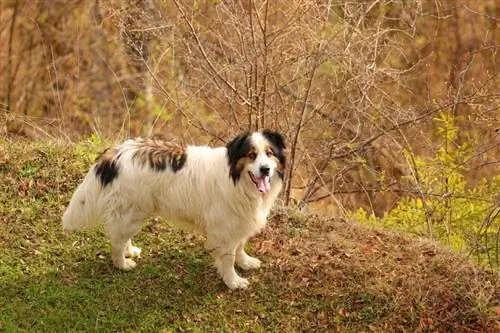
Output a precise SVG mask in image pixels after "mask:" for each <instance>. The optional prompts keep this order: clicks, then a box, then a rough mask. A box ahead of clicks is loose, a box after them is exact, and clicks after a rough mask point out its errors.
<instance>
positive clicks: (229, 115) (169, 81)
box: [0, 0, 500, 269]
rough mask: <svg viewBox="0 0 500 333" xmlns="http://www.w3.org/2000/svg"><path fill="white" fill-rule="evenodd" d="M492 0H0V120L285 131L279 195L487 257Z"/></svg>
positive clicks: (58, 127)
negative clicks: (284, 167)
mask: <svg viewBox="0 0 500 333" xmlns="http://www.w3.org/2000/svg"><path fill="white" fill-rule="evenodd" d="M499 18H500V5H499V4H498V2H497V1H495V0H482V1H475V0H457V1H444V0H441V1H440V0H435V1H428V0H415V1H404V0H393V1H389V0H387V1H382V0H370V1H348V0H343V1H334V0H326V1H325V0H323V1H312V0H286V1H284V0H275V1H262V0H248V1H222V0H220V1H218V0H212V1H196V0H189V1H188V0H171V1H159V0H135V1H125V0H123V1H119V0H112V1H100V0H92V1H91V0H88V1H57V0H46V1H22V0H2V1H1V2H0V41H1V42H0V82H1V89H0V135H2V136H4V137H8V138H11V139H12V138H14V139H16V138H27V139H29V140H44V139H50V140H58V141H59V140H63V141H79V140H88V141H89V142H93V141H95V140H100V139H102V138H106V139H107V140H111V141H117V140H120V139H123V138H125V137H130V136H138V135H142V136H144V135H153V134H161V135H163V136H165V137H166V138H169V139H175V140H178V141H181V142H184V143H196V144H210V145H223V144H225V142H227V140H228V139H229V138H231V137H232V136H233V135H235V134H236V133H239V132H241V131H245V130H259V129H263V128H273V129H276V130H278V131H280V132H281V133H283V135H284V136H285V137H286V141H287V143H288V145H287V148H288V158H289V165H288V166H289V168H288V172H287V177H286V186H285V189H284V191H283V193H282V198H281V199H282V201H283V204H285V205H288V206H293V207H295V208H296V209H299V210H308V211H321V212H323V213H326V214H330V215H334V216H341V217H347V218H350V219H352V218H354V219H357V220H360V221H362V222H365V223H370V224H371V223H373V224H382V225H385V226H390V227H392V228H396V229H399V230H403V231H405V232H411V233H414V234H417V235H421V236H426V237H429V238H432V239H437V240H439V241H441V242H442V243H444V244H446V245H448V246H451V247H452V248H455V249H457V250H460V251H465V252H467V253H469V254H471V255H472V256H473V257H474V258H476V259H477V260H478V261H479V262H480V263H482V264H484V265H485V267H489V268H493V269H498V267H499V234H500V221H499V220H500V218H499V214H500V196H499V193H500V175H499V174H500V172H499V163H500V161H499V156H500V147H499V146H500V121H499V114H500V112H499V107H500V89H499V87H500V79H499V64H500V62H499V61H498V50H499V41H500V30H499V24H500V19H499Z"/></svg>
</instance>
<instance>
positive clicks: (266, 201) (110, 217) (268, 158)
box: [62, 130, 286, 289]
mask: <svg viewBox="0 0 500 333" xmlns="http://www.w3.org/2000/svg"><path fill="white" fill-rule="evenodd" d="M284 150H285V143H284V139H283V137H282V136H281V135H280V134H279V133H277V132H275V131H271V130H265V131H262V132H246V133H242V134H240V135H238V136H237V137H235V138H234V139H232V140H231V141H230V142H229V143H227V145H226V146H225V147H224V146H222V147H217V148H210V147H208V146H183V145H179V144H177V143H174V142H170V141H164V140H161V139H154V138H150V139H144V138H136V139H129V140H127V141H125V142H123V143H121V144H120V145H117V146H114V147H111V148H108V149H106V150H105V151H104V152H103V153H102V154H101V155H100V156H99V157H98V158H97V159H96V161H95V163H94V164H93V165H92V166H91V168H90V170H89V172H88V173H87V175H86V176H85V178H84V180H83V182H82V183H81V184H80V185H79V186H78V187H77V188H76V190H75V192H74V193H73V196H72V198H71V201H70V203H69V205H68V207H67V209H66V211H65V212H64V215H63V219H62V220H63V223H62V224H63V229H64V230H65V231H67V232H70V231H76V230H80V229H82V228H85V227H91V226H96V225H100V224H102V225H104V227H105V230H106V232H107V234H108V236H109V238H110V242H111V248H112V250H111V252H112V254H111V257H112V261H113V264H114V266H116V267H117V268H119V269H122V270H130V269H132V268H134V267H135V266H136V263H135V261H134V260H133V259H132V257H138V256H139V255H140V253H141V249H140V248H138V247H135V246H133V245H132V242H131V238H132V237H133V236H134V235H135V234H137V233H138V232H139V231H140V229H141V226H142V224H143V221H144V220H146V219H147V218H149V217H152V216H162V217H165V218H166V219H167V221H171V222H173V223H174V224H175V223H177V224H181V225H188V226H190V227H192V228H194V229H196V230H198V231H201V232H202V233H203V234H204V235H205V237H206V241H205V248H206V249H207V250H208V251H209V252H210V253H211V255H212V256H213V258H214V261H215V267H216V268H217V271H218V273H219V275H220V276H221V278H222V280H223V281H224V283H225V284H226V285H227V287H229V288H230V289H244V288H247V287H248V286H249V282H248V280H247V279H245V278H242V277H241V276H239V275H238V273H237V272H236V270H235V264H236V265H237V266H239V267H240V268H241V269H243V270H249V269H257V268H259V267H260V266H261V261H260V260H259V259H257V258H254V257H251V256H250V255H248V254H247V253H246V252H245V244H246V242H247V241H248V240H249V238H250V237H252V236H254V235H255V234H256V233H258V232H259V231H260V230H262V229H263V228H264V226H265V225H266V220H267V216H268V214H269V212H270V210H271V207H272V206H273V203H274V202H275V200H276V198H277V197H278V195H279V193H280V191H281V188H282V186H283V177H284V171H285V163H286V157H285V154H284Z"/></svg>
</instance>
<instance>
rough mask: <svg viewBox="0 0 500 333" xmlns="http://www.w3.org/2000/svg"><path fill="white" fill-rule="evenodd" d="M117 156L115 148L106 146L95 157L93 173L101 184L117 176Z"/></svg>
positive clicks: (107, 182) (106, 183) (109, 181)
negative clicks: (106, 147)
mask: <svg viewBox="0 0 500 333" xmlns="http://www.w3.org/2000/svg"><path fill="white" fill-rule="evenodd" d="M118 158H119V155H118V151H117V150H116V148H108V149H106V150H105V151H103V152H102V153H101V155H99V156H98V157H97V158H96V160H95V163H96V166H95V173H96V176H97V177H99V179H100V181H101V183H102V185H103V186H106V185H108V184H110V183H112V182H113V180H114V179H115V178H116V177H118V172H119V168H118V163H117V160H118Z"/></svg>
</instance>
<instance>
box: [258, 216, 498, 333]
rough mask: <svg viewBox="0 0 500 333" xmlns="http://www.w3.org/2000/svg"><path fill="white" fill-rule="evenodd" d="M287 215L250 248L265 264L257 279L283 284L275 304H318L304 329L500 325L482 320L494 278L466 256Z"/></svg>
mask: <svg viewBox="0 0 500 333" xmlns="http://www.w3.org/2000/svg"><path fill="white" fill-rule="evenodd" d="M294 215H296V214H294V213H290V212H288V213H278V214H277V215H275V216H274V217H273V218H272V220H271V223H270V224H271V226H270V228H268V229H266V231H265V232H264V234H263V235H261V236H260V237H259V241H257V243H256V245H255V248H256V251H257V252H258V253H259V254H260V253H262V254H261V256H263V257H265V258H266V259H267V261H268V262H270V266H271V267H270V268H271V269H266V270H265V272H264V274H265V275H266V278H264V281H263V282H264V283H266V284H267V283H270V284H276V283H284V284H285V285H286V286H287V288H286V292H284V293H283V294H282V295H280V296H279V298H280V299H286V300H287V302H288V304H289V306H291V307H293V306H294V304H297V303H298V304H300V303H301V299H302V298H304V296H305V295H308V296H309V297H310V296H311V295H314V297H315V298H316V299H317V301H318V303H320V304H321V305H318V310H317V311H311V308H309V309H308V310H306V311H304V315H305V316H306V318H307V325H312V324H313V326H312V327H315V328H335V329H336V330H338V331H342V330H343V327H350V328H355V330H357V329H361V328H362V327H364V328H368V329H369V330H373V331H417V332H430V331H432V332H452V331H453V332H466V331H477V332H485V331H491V332H493V331H495V329H497V328H498V327H499V326H498V325H499V322H498V319H499V318H497V321H495V319H494V318H493V317H492V316H490V315H488V313H491V312H492V311H495V309H497V310H496V311H498V305H499V304H500V303H499V301H500V294H499V291H498V289H497V288H498V286H497V285H496V283H497V281H496V278H495V277H494V276H490V275H488V274H487V273H485V272H484V271H482V270H481V269H479V268H478V267H475V266H474V265H473V264H471V262H470V261H469V260H467V259H466V258H465V257H461V256H457V255H456V254H454V253H451V252H450V251H448V250H446V249H443V248H442V247H440V246H438V245H436V244H434V243H431V242H429V241H427V240H424V239H415V238H408V237H406V236H403V235H397V234H394V233H391V232H389V231H384V230H377V229H371V228H368V227H366V226H362V225H359V224H358V223H356V222H347V221H343V220H335V219H332V218H328V217H321V216H317V215H312V216H297V215H296V216H295V217H294ZM276 274H279V275H280V276H276ZM304 310H305V309H304ZM360 323H361V325H360Z"/></svg>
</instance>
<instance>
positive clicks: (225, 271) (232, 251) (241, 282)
mask: <svg viewBox="0 0 500 333" xmlns="http://www.w3.org/2000/svg"><path fill="white" fill-rule="evenodd" d="M215 244H217V242H214V241H213V240H208V241H207V245H206V247H207V249H209V250H210V251H211V252H212V256H213V257H214V259H215V267H216V268H217V272H218V273H219V275H220V276H221V277H222V280H223V281H224V283H225V284H226V286H228V288H229V289H245V288H247V287H248V285H249V284H250V282H248V280H247V279H245V278H242V277H241V276H239V275H238V273H236V270H235V269H234V263H235V258H236V248H237V244H222V245H221V243H219V245H216V246H214V245H215Z"/></svg>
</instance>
